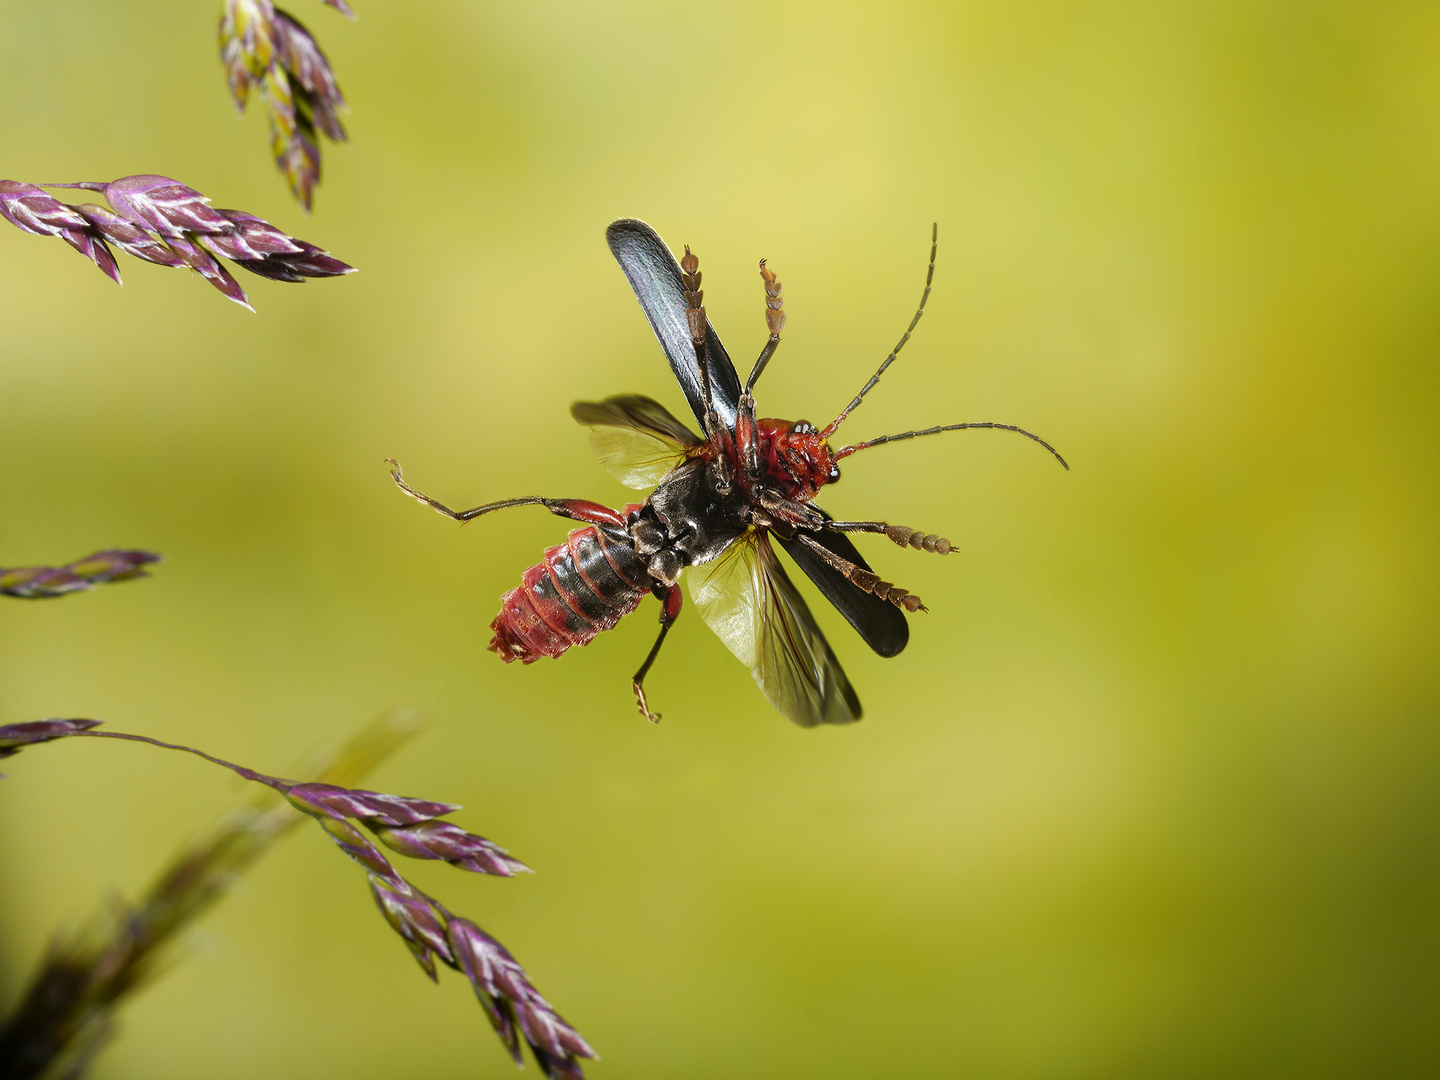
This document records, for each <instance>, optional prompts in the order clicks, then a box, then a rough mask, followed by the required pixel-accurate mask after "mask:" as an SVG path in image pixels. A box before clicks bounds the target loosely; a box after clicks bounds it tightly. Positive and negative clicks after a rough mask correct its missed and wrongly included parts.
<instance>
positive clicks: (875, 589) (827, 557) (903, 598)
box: [795, 522, 930, 612]
mask: <svg viewBox="0 0 1440 1080" xmlns="http://www.w3.org/2000/svg"><path fill="white" fill-rule="evenodd" d="M826 524H829V523H828V522H827V523H826ZM795 539H797V540H799V541H800V543H802V544H804V545H805V546H806V547H808V548H809V549H810V550H811V551H813V552H815V554H816V555H819V556H820V558H821V559H823V560H824V561H825V562H826V563H828V564H829V565H830V566H832V567H834V568H835V569H836V570H838V571H840V573H842V574H843V575H845V580H847V581H848V582H850V584H852V585H854V586H855V587H856V588H857V589H859V590H860V591H862V592H867V593H873V594H874V595H875V596H878V597H880V599H882V600H888V601H890V603H892V604H894V605H895V606H896V607H898V608H901V609H903V610H905V611H909V612H916V611H929V610H930V609H929V608H927V607H926V606H925V605H924V604H923V603H921V601H920V598H919V597H918V596H916V595H915V594H914V593H909V592H906V591H905V590H904V589H902V588H900V587H899V586H898V585H892V584H890V582H888V581H881V580H880V575H879V574H875V573H872V572H871V571H869V570H866V569H864V568H862V567H859V566H856V565H855V564H854V563H852V562H851V561H850V560H848V559H842V558H841V557H840V556H839V555H836V554H835V553H834V552H833V551H831V550H830V549H829V548H827V547H825V546H824V545H823V544H821V543H820V542H819V541H818V540H816V539H815V538H814V537H813V536H807V535H806V534H805V533H803V532H799V533H796V534H795Z"/></svg>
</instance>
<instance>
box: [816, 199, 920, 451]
mask: <svg viewBox="0 0 1440 1080" xmlns="http://www.w3.org/2000/svg"><path fill="white" fill-rule="evenodd" d="M939 243H940V224H939V222H935V223H933V224H932V225H931V226H930V269H929V270H928V271H926V273H925V291H924V292H923V293H921V294H920V306H919V308H917V309H916V311H915V317H914V318H913V319H911V320H910V325H909V327H908V328H907V329H906V330H905V335H904V336H903V337H902V338H901V339H900V342H899V344H897V345H896V346H895V348H894V349H892V350H891V351H890V355H889V356H887V357H886V358H885V362H884V363H883V364H881V365H880V368H879V370H878V371H876V372H875V374H874V375H871V376H870V381H869V382H867V383H866V384H865V385H864V386H862V387H861V388H860V393H858V394H856V395H855V400H854V401H852V402H850V404H849V405H846V406H845V408H843V409H841V410H840V415H839V416H837V417H836V418H835V419H834V420H832V421H830V423H829V424H828V425H827V426H826V427H825V430H824V431H822V432H820V437H821V438H822V439H828V438H830V436H831V435H833V434H834V433H835V429H836V428H838V427H839V426H840V425H841V424H843V423H844V422H845V418H846V417H847V416H849V415H850V414H851V413H852V412H853V411H854V410H855V408H856V407H857V406H858V405H859V404H860V399H861V398H863V397H864V396H865V395H866V394H868V393H869V392H870V389H871V387H873V386H874V385H875V384H876V383H878V382H879V381H880V376H881V375H884V374H885V369H886V368H888V367H889V366H890V365H891V364H893V363H894V362H895V357H897V356H899V355H900V350H901V349H903V348H904V347H905V343H906V342H907V341H909V340H910V335H911V334H912V333H914V332H915V327H916V325H917V324H918V323H919V322H920V316H921V315H923V314H925V301H926V300H929V299H930V282H931V281H933V280H934V278H935V249H936V247H937V246H938V245H939Z"/></svg>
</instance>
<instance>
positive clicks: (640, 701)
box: [630, 582, 681, 724]
mask: <svg viewBox="0 0 1440 1080" xmlns="http://www.w3.org/2000/svg"><path fill="white" fill-rule="evenodd" d="M654 592H655V595H656V596H657V597H659V598H660V636H659V637H657V638H656V639H655V644H654V645H652V646H651V647H650V655H649V656H647V657H645V662H644V663H643V664H641V665H640V670H639V671H637V672H635V677H634V678H632V679H631V680H630V687H631V689H633V690H634V691H635V704H636V705H638V706H639V707H640V715H641V716H643V717H645V719H646V720H649V721H650V722H651V723H652V724H658V723H659V722H660V714H659V713H658V712H651V711H650V706H649V704H648V703H647V702H646V700H645V687H644V685H643V684H644V682H645V676H646V674H647V673H648V672H649V671H650V665H651V664H653V663H655V657H657V656H659V655H660V646H661V645H663V644H665V635H666V634H668V633H669V632H670V627H672V626H674V625H675V620H676V619H678V618H679V617H680V604H681V597H680V586H679V585H661V584H659V583H658V582H657V583H656V585H655V588H654Z"/></svg>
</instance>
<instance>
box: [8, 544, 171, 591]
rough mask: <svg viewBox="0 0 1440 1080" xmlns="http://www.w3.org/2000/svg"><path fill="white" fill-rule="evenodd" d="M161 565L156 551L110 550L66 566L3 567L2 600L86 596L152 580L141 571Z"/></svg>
mask: <svg viewBox="0 0 1440 1080" xmlns="http://www.w3.org/2000/svg"><path fill="white" fill-rule="evenodd" d="M159 561H160V556H159V555H157V554H155V552H153V551H122V550H119V549H107V550H105V551H97V552H95V553H94V554H93V555H87V556H85V558H83V559H77V560H76V561H75V562H73V563H70V564H68V565H66V566H19V567H15V568H13V569H8V570H7V569H5V568H4V567H0V596H17V597H20V598H21V599H24V600H48V599H52V598H54V597H57V596H64V595H65V594H66V593H72V592H84V591H85V590H87V589H93V588H94V587H95V586H96V585H103V584H104V583H106V582H110V581H129V580H130V579H131V578H137V577H149V576H150V575H149V572H148V571H146V570H144V569H142V568H143V567H145V566H148V565H149V564H151V563H156V562H159Z"/></svg>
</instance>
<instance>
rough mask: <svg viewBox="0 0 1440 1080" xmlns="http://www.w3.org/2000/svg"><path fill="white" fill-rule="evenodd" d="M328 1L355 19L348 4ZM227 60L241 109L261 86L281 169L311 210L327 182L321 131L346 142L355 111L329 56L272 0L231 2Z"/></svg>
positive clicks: (223, 30)
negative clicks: (345, 117)
mask: <svg viewBox="0 0 1440 1080" xmlns="http://www.w3.org/2000/svg"><path fill="white" fill-rule="evenodd" d="M323 2H324V3H325V4H327V5H328V6H329V7H333V8H334V9H335V10H336V11H338V12H340V13H341V14H342V15H347V16H349V17H350V18H352V19H353V18H354V17H355V13H354V12H353V11H351V10H350V8H349V6H348V5H347V4H345V3H344V0H323ZM220 62H221V63H222V64H223V65H224V67H225V76H226V79H227V80H228V81H229V83H230V94H231V96H232V97H233V98H234V99H235V105H236V108H238V109H240V110H241V111H242V112H243V111H244V109H245V106H246V104H247V103H248V102H249V100H250V90H251V88H252V87H258V88H259V91H260V97H261V99H262V100H263V101H264V103H265V111H266V114H267V115H268V116H269V118H270V146H271V152H272V153H273V154H274V157H275V164H276V166H277V167H278V168H279V170H280V173H281V175H282V176H284V177H285V180H286V182H287V183H289V185H290V190H291V191H292V192H293V193H294V195H295V198H297V199H299V200H300V204H301V205H302V206H304V207H305V209H306V210H309V209H310V204H311V200H312V198H313V196H314V191H315V185H316V184H318V183H319V182H320V143H319V139H318V136H317V134H316V131H317V129H318V130H319V131H320V132H322V133H323V134H324V135H325V136H326V137H328V138H329V139H331V140H332V141H333V142H344V141H345V140H346V135H345V127H344V125H342V124H341V122H340V114H341V113H343V112H345V111H347V109H346V105H345V97H344V95H343V94H341V93H340V87H339V85H338V84H337V83H336V81H335V73H334V72H333V71H332V70H331V69H330V62H329V61H328V60H327V59H326V58H325V54H324V52H322V51H321V49H320V46H319V44H318V43H317V42H316V41H315V38H314V37H313V36H312V35H311V34H310V31H308V30H307V29H305V27H304V26H303V25H302V24H301V23H300V21H299V20H298V19H296V18H295V17H294V16H293V15H291V14H290V13H289V12H287V11H284V10H282V9H280V8H277V7H276V6H275V5H274V3H272V2H271V0H225V8H224V10H223V12H222V13H221V16H220Z"/></svg>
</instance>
